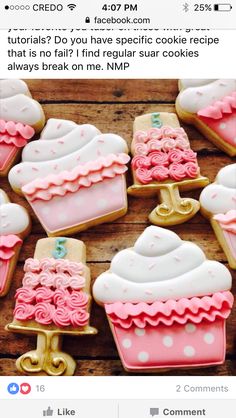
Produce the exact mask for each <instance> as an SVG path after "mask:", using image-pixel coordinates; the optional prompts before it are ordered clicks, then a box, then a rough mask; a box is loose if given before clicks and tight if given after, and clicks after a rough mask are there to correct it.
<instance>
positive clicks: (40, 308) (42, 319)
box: [34, 302, 55, 325]
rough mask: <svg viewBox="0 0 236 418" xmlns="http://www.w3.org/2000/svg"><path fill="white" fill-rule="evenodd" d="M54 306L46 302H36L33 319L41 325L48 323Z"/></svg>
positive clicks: (50, 321)
mask: <svg viewBox="0 0 236 418" xmlns="http://www.w3.org/2000/svg"><path fill="white" fill-rule="evenodd" d="M54 312H55V307H54V306H53V305H51V304H50V303H47V302H41V303H38V304H37V305H36V306H35V313H34V314H35V321H36V322H38V323H39V324H42V325H50V324H51V323H52V318H53V314H54Z"/></svg>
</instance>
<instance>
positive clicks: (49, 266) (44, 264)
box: [39, 258, 55, 271]
mask: <svg viewBox="0 0 236 418" xmlns="http://www.w3.org/2000/svg"><path fill="white" fill-rule="evenodd" d="M39 266H40V269H41V270H43V271H53V270H55V260H54V259H53V258H42V260H40V262H39Z"/></svg>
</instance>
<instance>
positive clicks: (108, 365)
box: [0, 358, 236, 376]
mask: <svg viewBox="0 0 236 418" xmlns="http://www.w3.org/2000/svg"><path fill="white" fill-rule="evenodd" d="M235 374H236V369H235V363H234V362H233V361H231V360H227V361H226V362H225V364H223V365H221V366H218V367H208V368H206V369H201V368H197V369H186V370H183V369H179V370H175V371H174V370H172V371H168V372H165V373H158V374H156V376H202V375H207V376H216V375H217V376H235ZM0 375H1V376H18V375H19V373H18V372H17V370H16V367H15V360H14V359H9V358H4V359H0ZM75 376H128V373H126V372H125V371H124V369H123V367H122V365H121V363H120V361H119V360H83V359H81V360H80V359H79V360H77V368H76V371H75ZM133 376H145V374H142V375H141V374H136V373H135V374H134V375H133Z"/></svg>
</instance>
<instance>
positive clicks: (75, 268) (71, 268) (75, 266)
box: [68, 261, 84, 276]
mask: <svg viewBox="0 0 236 418" xmlns="http://www.w3.org/2000/svg"><path fill="white" fill-rule="evenodd" d="M68 273H69V274H71V276H75V275H77V274H78V275H81V274H83V273H84V265H83V263H76V262H74V261H70V262H69V265H68Z"/></svg>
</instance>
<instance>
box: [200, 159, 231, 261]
mask: <svg viewBox="0 0 236 418" xmlns="http://www.w3.org/2000/svg"><path fill="white" fill-rule="evenodd" d="M200 203H201V212H202V214H203V215H204V216H205V217H207V218H208V219H209V220H210V222H211V225H212V228H213V229H214V232H215V234H216V237H217V239H218V241H219V243H220V245H221V247H222V248H223V251H224V252H225V255H226V257H227V259H228V262H229V265H230V267H231V268H233V269H236V164H230V165H227V166H226V167H224V168H222V169H221V170H220V171H219V173H218V174H217V177H216V180H215V182H214V183H213V184H210V185H209V186H207V187H206V188H205V189H204V190H203V191H202V193H201V195H200Z"/></svg>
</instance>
